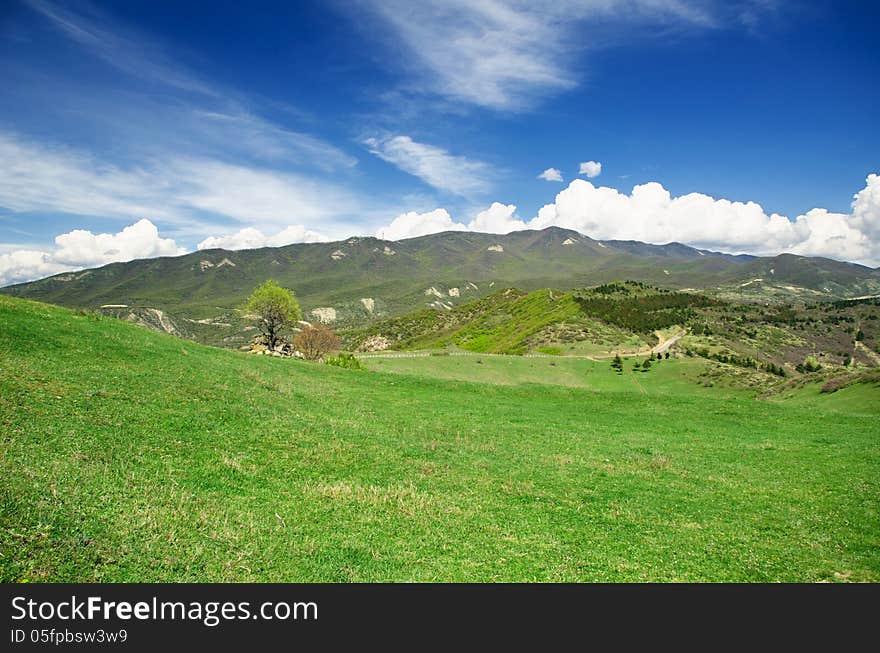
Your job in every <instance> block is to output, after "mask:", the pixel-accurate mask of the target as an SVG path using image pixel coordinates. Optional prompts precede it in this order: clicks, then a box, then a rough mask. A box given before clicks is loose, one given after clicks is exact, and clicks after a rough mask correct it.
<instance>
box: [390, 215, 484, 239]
mask: <svg viewBox="0 0 880 653" xmlns="http://www.w3.org/2000/svg"><path fill="white" fill-rule="evenodd" d="M466 230H467V227H465V226H464V225H463V224H460V223H457V222H453V220H452V217H451V216H450V215H449V212H448V211H447V210H446V209H434V210H433V211H430V212H428V213H416V212H415V211H410V212H409V213H403V214H401V215H399V216H397V217H396V218H394V220H392V221H391V224H389V225H387V226H385V227H382V228H381V229H379V231H377V232H376V237H377V238H382V239H383V240H403V239H404V238H415V237H416V236H426V235H427V234H435V233H439V232H441V231H466Z"/></svg>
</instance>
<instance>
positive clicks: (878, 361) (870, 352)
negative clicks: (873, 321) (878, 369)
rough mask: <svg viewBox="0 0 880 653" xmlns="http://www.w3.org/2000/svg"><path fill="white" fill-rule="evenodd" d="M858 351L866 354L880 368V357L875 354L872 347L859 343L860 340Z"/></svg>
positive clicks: (857, 344) (857, 342) (857, 345)
mask: <svg viewBox="0 0 880 653" xmlns="http://www.w3.org/2000/svg"><path fill="white" fill-rule="evenodd" d="M856 349H859V350H861V351H863V352H865V355H866V356H867V357H868V358H870V359H871V360H872V361H874V364H875V365H877V366H880V356H878V355H877V353H876V352H874V350H873V349H871V348H870V347H868V345H866V344H865V343H863V342H859V341H858V340H856Z"/></svg>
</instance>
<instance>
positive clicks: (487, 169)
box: [364, 136, 492, 197]
mask: <svg viewBox="0 0 880 653" xmlns="http://www.w3.org/2000/svg"><path fill="white" fill-rule="evenodd" d="M364 144H365V145H366V146H367V147H368V148H369V149H370V152H371V153H372V154H375V155H376V156H378V157H379V158H381V159H383V160H384V161H388V162H389V163H392V164H394V165H395V166H397V167H398V168H400V169H401V170H403V171H404V172H407V173H409V174H411V175H413V176H415V177H418V178H419V179H421V180H422V181H424V182H425V183H426V184H429V185H430V186H433V187H434V188H437V189H439V190H442V191H446V192H449V193H453V194H454V195H459V196H462V197H471V196H475V195H480V194H484V193H486V192H488V191H489V190H490V188H491V181H490V180H491V177H492V168H491V166H489V165H488V164H487V163H484V162H482V161H474V160H472V159H468V158H467V157H464V156H456V155H453V154H450V153H449V152H447V151H446V150H444V149H443V148H441V147H437V146H434V145H427V144H425V143H419V142H417V141H414V140H413V139H412V138H410V137H409V136H387V137H383V138H367V139H365V140H364Z"/></svg>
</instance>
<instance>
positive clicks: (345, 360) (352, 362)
mask: <svg viewBox="0 0 880 653" xmlns="http://www.w3.org/2000/svg"><path fill="white" fill-rule="evenodd" d="M324 363H325V364H326V365H333V366H334V367H344V368H345V369H348V370H362V369H364V366H363V363H361V361H360V360H359V359H358V358H357V357H356V356H354V355H352V354H347V353H345V352H342V353H340V354H339V355H338V356H333V357H331V358H328V359H326V360H325V361H324Z"/></svg>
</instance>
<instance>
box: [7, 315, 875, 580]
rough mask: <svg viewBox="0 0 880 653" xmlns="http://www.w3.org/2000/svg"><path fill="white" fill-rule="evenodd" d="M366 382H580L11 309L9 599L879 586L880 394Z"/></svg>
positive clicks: (597, 380) (653, 383)
mask: <svg viewBox="0 0 880 653" xmlns="http://www.w3.org/2000/svg"><path fill="white" fill-rule="evenodd" d="M535 301H538V299H537V298H536V300H535ZM540 301H549V298H544V299H542V300H540ZM554 301H562V300H554ZM526 306H527V305H526ZM524 310H526V309H525V307H524ZM533 317H536V316H532V315H531V314H530V313H528V311H527V314H526V316H525V318H524V319H528V320H531V319H532V318H533ZM536 321H537V320H536ZM505 333H506V332H505V331H504V329H503V328H501V329H499V330H498V331H497V334H498V336H497V342H498V343H499V344H500V343H502V342H505V341H504V339H503V338H502V336H503V334H505ZM493 338H495V336H493ZM475 359H476V360H482V362H481V364H479V365H478V364H476V362H475ZM551 363H552V364H553V365H551ZM365 364H367V365H368V366H369V367H371V368H374V369H375V368H383V369H384V368H385V366H391V365H395V364H396V365H401V366H402V365H405V364H406V365H413V366H415V365H422V366H430V367H431V368H434V369H436V368H447V369H450V370H451V369H452V366H453V365H459V364H460V365H468V366H469V368H470V370H471V372H469V373H472V374H473V375H474V376H472V377H470V378H476V376H475V375H476V374H477V372H474V371H473V370H476V369H479V370H480V371H479V374H485V375H490V374H498V375H500V376H504V377H505V378H509V376H508V375H507V374H506V372H499V371H498V369H497V368H498V366H500V365H502V364H504V365H510V366H512V367H511V369H512V368H513V367H515V366H526V365H542V366H543V367H542V368H541V369H542V370H546V374H547V375H569V376H570V378H572V379H574V378H575V377H576V378H577V379H579V381H578V382H577V383H572V384H571V385H570V386H569V385H568V384H565V383H562V384H558V385H550V384H545V385H540V386H538V385H535V384H534V383H527V382H525V381H526V379H527V378H528V375H525V376H524V381H523V383H521V384H519V385H494V384H492V383H471V382H463V381H455V380H447V379H433V378H426V377H425V376H424V375H418V374H420V372H418V371H416V372H415V373H414V374H411V373H410V372H411V371H412V370H410V372H406V373H396V374H385V373H379V372H363V373H354V372H352V370H349V369H339V368H337V367H334V366H331V365H320V364H316V363H309V362H303V361H296V360H292V359H281V358H271V357H264V356H259V357H256V356H248V355H245V354H239V353H236V352H228V351H221V350H217V349H211V348H207V347H203V346H200V345H196V344H193V343H188V342H185V341H181V340H179V339H176V338H172V337H169V336H164V335H160V334H155V333H151V332H149V331H146V330H144V329H141V328H139V327H136V326H134V325H131V324H126V323H124V322H122V321H119V320H115V319H110V318H105V317H100V316H97V315H94V314H89V313H74V312H70V311H67V310H64V309H59V308H54V307H50V306H46V305H41V304H36V303H30V302H23V301H20V300H12V299H7V298H0V425H2V429H0V430H2V434H3V435H2V456H0V493H2V500H0V580H2V581H62V580H63V581H129V582H134V581H141V582H149V581H178V582H179V581H249V580H251V581H253V580H256V581H282V582H283V581H294V582H295V581H644V580H649V581H701V580H702V581H705V580H711V581H768V582H770V581H824V580H829V581H839V580H850V581H873V582H877V581H880V517H878V512H877V506H876V497H877V496H878V492H880V458H878V455H877V428H876V424H877V417H878V413H877V410H878V406H880V402H878V401H877V397H878V392H880V388H878V385H877V384H876V383H860V384H856V385H853V386H850V387H845V388H843V389H840V390H839V391H837V392H834V393H820V392H819V385H820V384H813V385H810V386H806V387H804V388H802V389H795V388H793V389H792V390H791V393H790V395H791V396H790V397H788V398H786V399H778V400H774V401H772V402H770V401H757V400H755V399H752V398H750V396H749V395H748V394H747V393H745V392H741V391H737V390H734V389H725V388H718V387H715V388H711V389H709V388H704V387H696V386H694V385H693V383H692V381H691V378H692V377H693V376H694V375H696V374H699V373H700V372H699V371H700V370H702V369H704V368H705V366H707V365H720V363H714V362H710V361H705V360H703V359H698V358H691V359H687V358H684V359H678V360H675V359H670V360H668V361H667V360H664V361H663V364H662V365H655V366H654V367H652V368H651V372H650V373H649V374H635V373H632V372H630V371H628V370H627V371H625V372H623V373H622V374H618V373H617V372H615V371H614V370H612V369H611V368H610V367H609V365H608V362H607V361H606V362H601V363H600V362H593V361H588V360H582V359H580V360H579V359H564V358H559V357H553V358H550V359H548V358H543V359H532V358H523V357H493V356H483V357H477V356H471V355H467V356H436V357H435V356H425V357H423V358H413V359H375V360H373V359H367V360H366V361H365ZM627 367H628V366H627ZM423 369H427V367H425V368H423ZM522 369H525V368H524V367H523V368H522ZM399 371H402V370H399ZM532 378H534V377H532ZM556 378H560V377H556ZM854 408H855V409H854Z"/></svg>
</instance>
